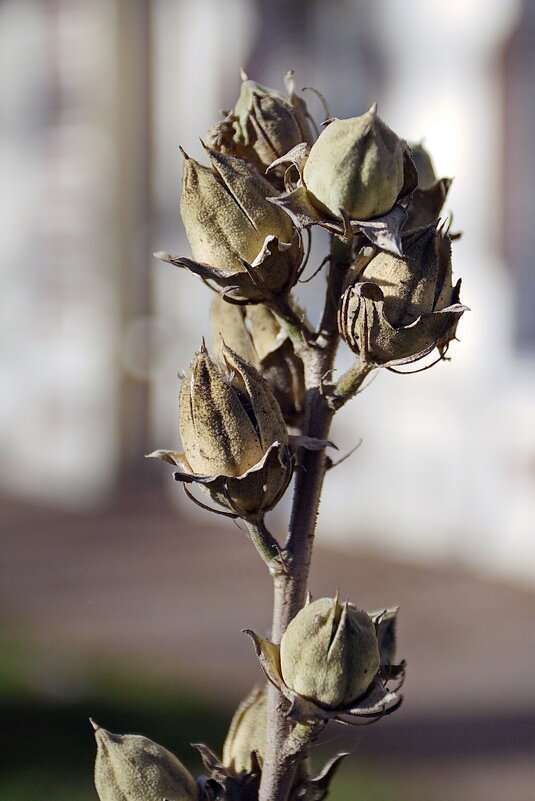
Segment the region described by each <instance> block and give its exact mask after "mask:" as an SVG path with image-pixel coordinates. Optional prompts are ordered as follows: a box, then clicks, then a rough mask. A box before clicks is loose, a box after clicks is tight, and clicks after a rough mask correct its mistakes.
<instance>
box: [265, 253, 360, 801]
mask: <svg viewBox="0 0 535 801" xmlns="http://www.w3.org/2000/svg"><path fill="white" fill-rule="evenodd" d="M350 263H351V246H350V245H349V244H347V243H345V242H343V241H342V240H340V239H338V238H336V237H335V238H333V242H332V248H331V267H330V271H329V278H328V282H327V290H326V295H325V304H324V310H323V315H322V318H321V323H320V326H319V329H318V334H317V338H316V341H317V344H315V345H308V346H307V352H306V356H305V358H304V363H305V385H306V388H307V400H306V410H305V422H304V426H303V434H305V435H306V436H308V437H315V438H317V439H321V440H326V439H327V438H328V434H329V428H330V425H331V421H332V418H333V415H334V412H335V410H334V409H333V408H331V407H330V406H329V402H328V399H327V397H326V395H325V393H324V391H323V381H324V379H325V377H326V376H327V375H329V374H330V373H331V371H332V369H333V364H334V358H335V355H336V349H337V346H338V342H339V335H338V331H337V327H336V311H337V307H338V299H339V297H340V293H341V291H342V288H343V285H344V282H345V280H346V275H347V267H348V266H349V264H350ZM325 469H326V457H325V451H324V450H320V451H308V450H304V452H303V456H302V459H301V462H300V464H299V467H298V469H297V471H296V478H295V488H294V499H293V505H292V513H291V518H290V525H289V532H288V540H287V542H286V546H285V549H284V552H283V553H284V559H285V563H286V565H287V570H286V572H285V573H279V574H277V575H275V576H274V578H273V589H274V601H273V624H272V631H271V639H272V641H273V642H276V643H278V642H280V640H281V637H282V635H283V634H284V632H285V631H286V628H287V626H288V624H289V623H290V621H291V620H292V618H293V617H295V615H296V614H297V612H299V610H300V609H302V608H303V606H304V604H305V600H306V593H307V588H308V574H309V570H310V561H311V557H312V546H313V543H314V532H315V528H316V519H317V515H318V509H319V503H320V497H321V490H322V486H323V478H324V476H325ZM284 704H285V699H283V697H282V695H281V694H280V693H279V691H278V690H277V688H276V687H273V686H270V687H269V691H268V712H267V736H266V748H265V754H264V763H263V769H262V781H261V785H260V792H259V801H287V798H288V795H289V792H290V790H291V787H292V783H293V780H294V776H295V771H296V768H297V766H298V765H299V762H300V761H301V759H302V758H303V755H304V749H305V746H306V740H305V739H303V740H301V741H300V742H299V744H296V740H295V738H294V739H292V737H291V730H290V725H289V724H288V722H287V720H286V719H285V717H284V715H283V711H284V708H283V707H284ZM312 736H313V732H312V731H311V737H312Z"/></svg>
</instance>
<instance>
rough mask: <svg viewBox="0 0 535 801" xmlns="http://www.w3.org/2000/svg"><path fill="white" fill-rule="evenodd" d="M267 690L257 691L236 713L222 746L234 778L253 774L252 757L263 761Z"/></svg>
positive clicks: (251, 694) (245, 699)
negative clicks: (256, 755)
mask: <svg viewBox="0 0 535 801" xmlns="http://www.w3.org/2000/svg"><path fill="white" fill-rule="evenodd" d="M266 706H267V693H266V688H265V687H262V688H258V687H256V688H255V689H254V690H253V691H252V692H251V693H249V695H248V696H247V697H246V698H244V699H243V701H242V702H241V703H240V705H239V706H238V708H237V709H236V711H235V713H234V715H233V717H232V721H231V723H230V727H229V730H228V734H227V736H226V739H225V743H224V745H223V759H222V763H223V765H224V766H225V768H227V770H228V771H229V772H231V773H232V774H233V775H234V776H240V775H242V774H245V773H250V772H251V771H252V770H253V767H254V765H253V760H252V757H251V755H252V753H253V752H254V751H256V753H257V754H258V755H259V756H260V758H261V759H263V757H264V749H265V741H266Z"/></svg>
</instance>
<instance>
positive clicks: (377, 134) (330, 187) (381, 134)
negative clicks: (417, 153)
mask: <svg viewBox="0 0 535 801" xmlns="http://www.w3.org/2000/svg"><path fill="white" fill-rule="evenodd" d="M404 153H405V148H404V143H403V142H402V140H401V139H399V137H398V136H397V135H396V134H395V133H394V132H393V131H392V130H391V129H390V128H389V127H388V126H387V125H386V124H385V123H384V122H383V120H382V119H381V118H380V117H378V116H377V107H376V106H375V105H374V106H372V107H371V109H370V110H369V111H367V112H366V114H363V115H361V116H360V117H352V118H351V119H346V120H339V119H335V120H333V121H332V122H330V123H329V124H328V125H327V127H326V128H325V130H324V131H322V133H321V134H320V136H319V137H318V139H317V141H316V142H315V143H314V145H313V146H312V148H311V150H310V154H309V156H308V159H307V161H306V163H305V166H304V170H303V181H304V184H305V187H306V190H307V193H308V196H309V199H310V200H311V202H312V204H313V205H315V206H316V207H317V208H318V209H319V210H320V211H321V212H327V213H328V214H330V215H332V216H333V217H339V216H340V212H341V211H342V213H344V214H345V215H347V216H348V217H350V218H351V219H355V220H369V219H372V218H374V217H380V216H381V215H383V214H386V213H387V212H388V211H390V209H391V208H392V207H393V205H394V203H395V202H396V200H397V198H398V195H399V194H400V192H401V190H402V187H403V183H404Z"/></svg>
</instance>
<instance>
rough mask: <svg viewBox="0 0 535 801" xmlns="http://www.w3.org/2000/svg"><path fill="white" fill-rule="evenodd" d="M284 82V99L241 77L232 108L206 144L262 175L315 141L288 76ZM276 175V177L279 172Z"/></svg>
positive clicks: (289, 73)
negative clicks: (284, 157) (233, 156)
mask: <svg viewBox="0 0 535 801" xmlns="http://www.w3.org/2000/svg"><path fill="white" fill-rule="evenodd" d="M284 82H285V84H286V89H287V92H288V95H284V94H282V93H281V92H277V91H276V90H275V89H268V88H266V87H265V86H261V85H260V84H259V83H256V82H255V81H251V80H249V79H248V78H247V76H246V75H245V74H244V73H243V74H242V84H241V89H240V95H239V98H238V100H237V102H236V105H235V107H234V109H233V110H232V111H230V112H229V113H228V114H227V116H226V117H225V119H224V120H221V121H220V122H217V123H216V124H215V125H214V126H213V127H212V128H211V129H210V131H209V132H208V135H207V141H208V144H209V145H210V146H211V147H213V148H214V150H219V151H220V152H221V153H225V154H227V155H235V156H239V157H240V158H243V159H246V160H247V161H249V162H250V163H251V164H252V165H253V166H254V167H255V169H257V170H258V171H259V172H261V173H262V174H263V173H265V171H266V168H267V167H269V165H270V164H271V163H272V162H273V161H275V160H276V159H278V158H280V157H281V156H283V155H284V154H285V153H287V152H288V151H289V150H291V149H292V148H293V147H295V145H298V144H300V143H301V142H306V143H307V144H309V145H310V144H312V142H313V141H314V138H315V137H314V134H313V133H312V130H311V127H310V124H309V114H308V110H307V107H306V103H305V101H304V100H303V99H302V98H301V97H299V95H297V93H296V91H295V84H294V80H293V73H292V72H288V73H287V74H286V76H285V79H284ZM276 172H277V177H279V176H280V171H276ZM272 176H273V173H271V174H270V177H269V179H268V180H272ZM276 183H280V181H277V182H276Z"/></svg>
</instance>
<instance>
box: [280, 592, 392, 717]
mask: <svg viewBox="0 0 535 801" xmlns="http://www.w3.org/2000/svg"><path fill="white" fill-rule="evenodd" d="M379 663H380V660H379V647H378V643H377V636H376V632H375V626H374V624H373V621H372V620H371V618H370V617H369V616H368V615H367V614H366V612H364V611H363V610H361V609H357V608H356V607H354V606H350V605H349V604H345V605H341V604H340V603H338V599H337V598H320V599H318V600H317V601H313V602H312V603H310V604H308V605H307V606H305V607H304V608H303V609H302V610H301V611H300V612H299V613H298V614H297V615H296V616H295V618H294V619H293V620H292V621H291V623H290V624H289V626H288V628H287V629H286V631H285V633H284V635H283V637H282V640H281V644H280V667H281V674H282V678H283V679H284V682H285V684H286V685H287V686H288V687H289V688H290V689H291V690H293V691H294V692H295V693H297V694H298V695H300V696H302V697H303V698H305V699H307V700H310V701H312V702H313V703H315V704H317V705H318V706H322V707H325V708H327V709H340V708H343V707H349V706H350V705H351V703H352V702H354V701H356V700H357V699H358V698H359V697H360V696H362V695H363V694H364V693H365V692H366V690H367V689H368V687H369V686H370V685H371V684H372V682H373V680H374V678H375V676H376V674H377V671H378V670H379Z"/></svg>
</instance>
